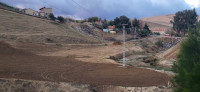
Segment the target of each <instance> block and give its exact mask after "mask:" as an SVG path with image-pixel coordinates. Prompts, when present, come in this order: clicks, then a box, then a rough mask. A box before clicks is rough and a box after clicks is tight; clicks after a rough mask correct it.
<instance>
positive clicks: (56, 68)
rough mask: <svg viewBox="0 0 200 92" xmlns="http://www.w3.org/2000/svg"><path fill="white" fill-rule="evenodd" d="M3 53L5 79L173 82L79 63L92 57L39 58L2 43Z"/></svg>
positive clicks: (114, 67)
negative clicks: (81, 59)
mask: <svg viewBox="0 0 200 92" xmlns="http://www.w3.org/2000/svg"><path fill="white" fill-rule="evenodd" d="M10 49H12V50H10ZM0 51H1V52H0V77H2V78H20V79H29V80H45V81H56V82H57V81H62V82H72V83H86V84H93V85H118V86H135V87H137V86H155V85H163V84H165V83H167V82H168V81H169V77H168V76H167V75H166V74H162V73H158V72H155V71H151V70H147V69H141V68H133V67H126V68H122V67H119V65H116V64H104V63H98V64H97V63H88V62H81V61H79V60H77V59H75V58H89V57H88V56H82V57H77V56H67V57H59V56H57V57H56V56H38V55H33V54H32V53H29V52H25V51H21V50H17V49H14V48H12V47H10V46H9V45H6V44H4V43H0ZM2 51H4V52H2Z"/></svg>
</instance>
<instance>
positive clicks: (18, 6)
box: [16, 4, 25, 9]
mask: <svg viewBox="0 0 200 92" xmlns="http://www.w3.org/2000/svg"><path fill="white" fill-rule="evenodd" d="M16 7H17V8H21V9H24V8H25V7H24V5H21V4H17V5H16Z"/></svg>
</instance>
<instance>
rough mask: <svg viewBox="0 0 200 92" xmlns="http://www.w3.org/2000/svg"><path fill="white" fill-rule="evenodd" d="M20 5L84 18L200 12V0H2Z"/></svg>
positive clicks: (139, 16)
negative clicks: (194, 9) (182, 11)
mask: <svg viewBox="0 0 200 92" xmlns="http://www.w3.org/2000/svg"><path fill="white" fill-rule="evenodd" d="M0 1H1V2H4V3H6V4H8V5H12V6H15V7H18V8H32V9H34V10H37V11H39V8H41V7H43V6H45V7H51V8H53V13H54V15H56V16H58V15H60V16H68V17H75V18H77V19H85V18H88V17H91V16H98V17H100V18H102V19H105V18H106V19H114V18H115V17H119V16H121V15H125V16H128V17H129V18H142V17H150V16H158V15H166V14H174V13H176V12H177V11H180V10H185V9H192V8H196V11H197V13H198V14H199V12H200V7H199V6H200V0H0Z"/></svg>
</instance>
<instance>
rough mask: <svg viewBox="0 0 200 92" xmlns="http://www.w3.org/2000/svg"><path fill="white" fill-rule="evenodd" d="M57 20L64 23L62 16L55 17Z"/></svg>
mask: <svg viewBox="0 0 200 92" xmlns="http://www.w3.org/2000/svg"><path fill="white" fill-rule="evenodd" d="M57 20H58V21H59V22H60V23H64V22H65V19H64V17H62V16H58V17H57Z"/></svg>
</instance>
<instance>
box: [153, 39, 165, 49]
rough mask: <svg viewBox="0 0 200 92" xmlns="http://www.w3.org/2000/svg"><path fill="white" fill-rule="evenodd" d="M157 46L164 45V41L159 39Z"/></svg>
mask: <svg viewBox="0 0 200 92" xmlns="http://www.w3.org/2000/svg"><path fill="white" fill-rule="evenodd" d="M155 44H156V46H158V47H163V46H164V45H163V41H161V40H158V41H157V42H156V43H155Z"/></svg>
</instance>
